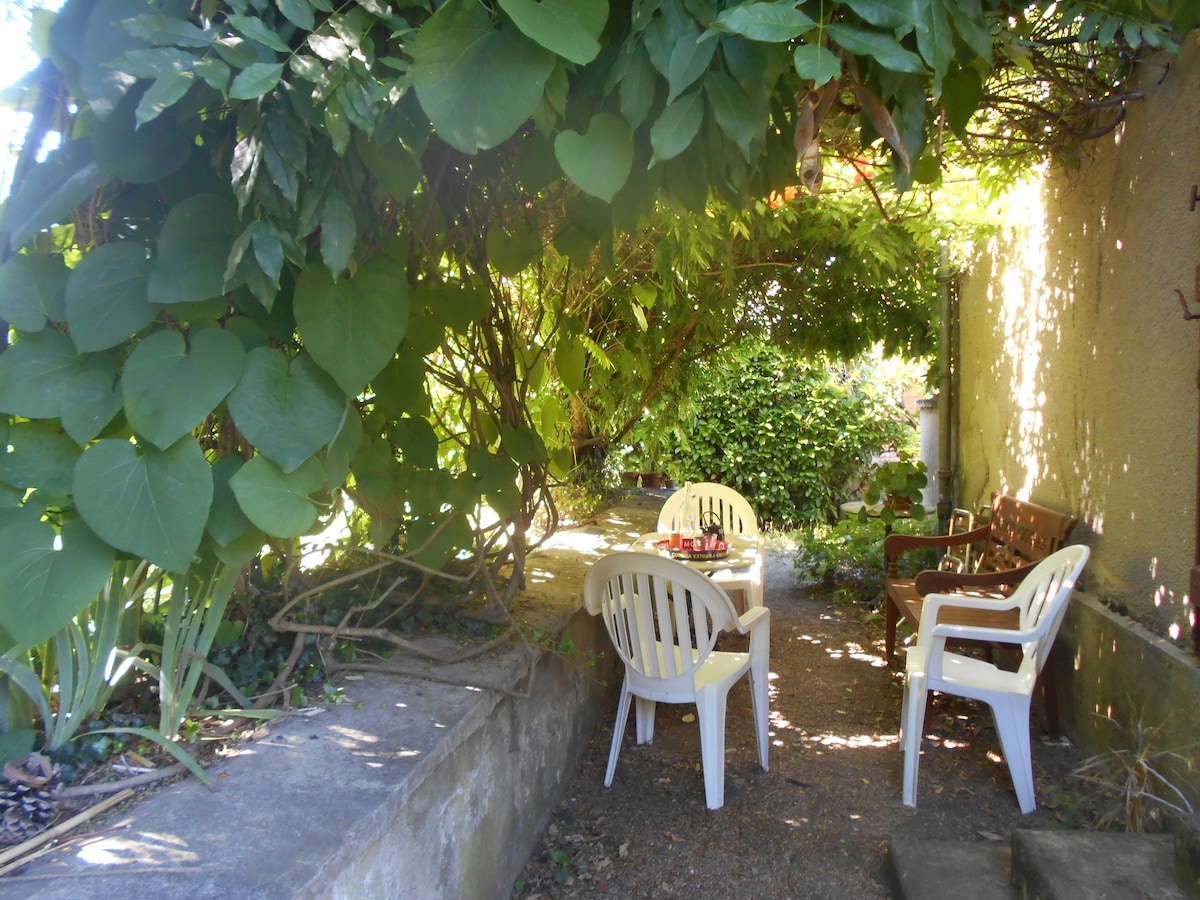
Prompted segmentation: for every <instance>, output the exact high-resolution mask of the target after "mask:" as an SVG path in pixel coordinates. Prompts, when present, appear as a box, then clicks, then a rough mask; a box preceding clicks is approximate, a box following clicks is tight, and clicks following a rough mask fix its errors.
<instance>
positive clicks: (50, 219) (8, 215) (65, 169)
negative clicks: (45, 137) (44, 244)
mask: <svg viewBox="0 0 1200 900" xmlns="http://www.w3.org/2000/svg"><path fill="white" fill-rule="evenodd" d="M109 177H111V173H110V172H107V171H105V170H104V169H103V168H102V167H101V166H100V165H99V164H97V163H96V161H95V160H94V159H93V158H92V139H91V138H90V137H85V138H79V139H78V140H74V141H69V142H67V143H66V144H63V145H62V146H61V147H59V148H58V149H57V150H55V151H53V152H52V153H50V154H49V155H48V156H47V157H46V160H45V162H43V163H41V164H40V165H39V166H37V167H36V168H35V169H34V170H33V171H32V172H30V173H29V177H27V178H26V179H25V180H24V181H23V182H22V183H21V188H20V190H18V191H17V193H16V194H15V195H14V196H13V197H11V198H9V199H8V200H6V201H5V203H4V227H5V228H7V229H8V230H9V232H10V238H9V242H10V244H11V246H13V247H20V246H21V245H22V244H24V243H25V242H26V241H27V240H29V238H31V237H32V236H33V235H34V234H35V233H37V232H38V231H40V230H41V229H43V228H49V227H50V226H51V225H54V224H56V223H58V222H63V221H66V220H67V219H68V218H70V216H71V212H72V211H73V210H74V209H75V207H77V206H78V205H79V204H81V203H82V202H83V201H84V200H86V199H87V198H88V197H89V196H91V194H92V191H94V190H96V188H98V187H99V186H100V185H102V184H104V182H105V181H107V180H108V179H109Z"/></svg>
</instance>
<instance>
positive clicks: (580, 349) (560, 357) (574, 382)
mask: <svg viewBox="0 0 1200 900" xmlns="http://www.w3.org/2000/svg"><path fill="white" fill-rule="evenodd" d="M586 365H587V348H585V347H584V346H583V342H582V341H581V340H579V338H578V337H575V336H573V335H565V336H563V337H560V338H559V341H558V346H557V347H555V348H554V367H555V368H556V369H557V370H558V378H559V380H560V381H561V382H562V384H563V387H565V388H566V389H567V390H568V391H570V392H571V393H572V394H575V393H578V392H579V389H580V388H582V387H583V375H584V370H585V367H586Z"/></svg>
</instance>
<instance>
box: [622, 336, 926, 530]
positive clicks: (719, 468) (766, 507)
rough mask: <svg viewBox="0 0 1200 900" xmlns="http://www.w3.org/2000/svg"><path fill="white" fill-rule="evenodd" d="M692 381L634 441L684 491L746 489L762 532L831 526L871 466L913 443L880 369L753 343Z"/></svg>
mask: <svg viewBox="0 0 1200 900" xmlns="http://www.w3.org/2000/svg"><path fill="white" fill-rule="evenodd" d="M690 375H691V377H690V378H689V379H688V384H689V385H690V387H689V388H688V389H686V390H685V391H684V392H683V393H682V394H681V395H678V396H669V397H665V398H664V401H663V402H662V403H661V404H659V405H658V406H656V407H655V408H654V409H653V410H652V411H651V414H650V415H648V416H646V417H645V418H644V419H643V420H642V421H641V422H639V423H638V425H637V426H636V427H635V429H634V431H633V433H632V435H631V437H632V438H633V440H634V441H635V442H637V443H638V444H639V445H641V446H643V447H654V448H655V449H656V453H657V454H658V456H659V458H660V459H662V460H664V464H663V466H662V467H663V468H664V469H665V470H667V471H668V472H669V474H671V475H672V476H674V478H675V480H676V482H678V483H680V484H682V483H683V482H684V481H685V480H692V481H716V482H719V483H721V484H726V485H729V486H730V487H733V488H735V489H737V490H738V491H740V492H741V493H742V494H743V495H745V496H746V498H747V499H749V500H750V502H751V504H752V505H753V506H754V508H755V511H756V512H757V513H758V516H759V520H760V524H769V525H771V526H773V527H775V528H780V529H786V528H794V527H797V526H801V525H809V524H813V523H818V522H828V521H832V520H833V519H834V518H835V517H836V514H837V509H838V504H839V503H840V502H842V501H843V500H845V499H847V498H848V497H849V496H850V495H851V494H853V493H854V492H855V491H856V490H857V489H858V488H859V487H860V486H861V485H862V483H863V482H864V480H865V478H866V476H867V472H868V470H869V468H870V463H871V460H872V458H873V457H875V456H877V455H878V454H879V453H881V452H882V451H883V450H885V449H887V448H891V447H905V446H907V445H908V444H910V443H911V442H912V440H913V439H914V436H915V433H914V430H913V427H912V424H911V423H910V422H909V421H908V420H907V418H906V417H905V416H904V414H903V412H902V411H901V410H900V408H899V406H898V405H897V404H896V402H895V400H896V399H897V398H898V396H899V387H898V385H897V384H896V383H895V382H894V381H893V382H891V383H887V382H884V381H881V379H880V377H879V366H878V364H877V361H875V362H872V361H860V362H858V363H855V364H853V365H831V364H829V363H828V362H825V361H811V360H803V359H798V358H796V357H793V356H789V355H788V354H786V353H785V352H784V351H782V350H780V349H779V348H777V347H773V346H767V345H763V344H760V343H753V342H751V343H746V344H742V345H740V346H738V347H735V348H733V349H732V350H730V351H728V352H726V353H724V354H723V355H722V356H721V357H720V358H719V362H717V361H714V360H709V361H708V362H707V363H706V364H705V365H704V366H703V367H702V369H701V370H700V371H699V372H692V373H690ZM667 461H669V462H667Z"/></svg>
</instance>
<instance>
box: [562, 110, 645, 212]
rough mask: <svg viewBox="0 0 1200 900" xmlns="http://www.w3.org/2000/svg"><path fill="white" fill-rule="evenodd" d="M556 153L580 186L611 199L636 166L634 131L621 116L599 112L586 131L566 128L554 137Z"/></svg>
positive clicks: (565, 169) (588, 191) (591, 192)
mask: <svg viewBox="0 0 1200 900" xmlns="http://www.w3.org/2000/svg"><path fill="white" fill-rule="evenodd" d="M554 157H555V159H557V160H558V164H559V165H560V166H562V170H563V172H565V173H566V175H567V177H568V178H570V179H571V180H572V181H573V182H575V184H577V185H578V186H579V189H580V190H582V191H586V192H587V193H589V194H591V195H592V196H593V197H599V198H600V199H601V200H603V201H605V202H608V201H610V200H612V198H613V197H615V196H616V195H617V191H619V190H621V188H622V187H623V186H624V185H625V182H626V181H627V180H628V178H629V172H630V170H631V169H632V168H633V133H632V132H631V131H630V130H629V125H628V124H627V123H626V122H625V120H624V119H622V118H621V117H620V116H614V115H613V114H612V113H597V114H596V115H594V116H592V121H591V123H590V124H589V125H588V130H587V134H579V133H577V132H574V131H564V132H562V133H561V134H559V136H558V137H557V138H555V139H554Z"/></svg>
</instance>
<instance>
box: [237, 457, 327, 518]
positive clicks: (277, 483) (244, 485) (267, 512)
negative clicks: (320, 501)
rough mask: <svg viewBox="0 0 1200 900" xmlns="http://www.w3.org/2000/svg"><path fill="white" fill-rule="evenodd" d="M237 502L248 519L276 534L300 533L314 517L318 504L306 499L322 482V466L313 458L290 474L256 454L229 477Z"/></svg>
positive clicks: (321, 485)
mask: <svg viewBox="0 0 1200 900" xmlns="http://www.w3.org/2000/svg"><path fill="white" fill-rule="evenodd" d="M229 486H230V488H232V489H233V494H234V496H235V497H237V501H238V505H240V506H241V508H242V510H243V511H244V512H245V513H246V515H247V517H249V519H250V521H251V522H253V523H254V524H255V525H257V526H258V527H259V528H261V529H262V530H263V531H265V532H266V533H267V534H269V535H273V536H275V537H284V538H292V537H299V536H300V535H302V534H304V533H305V532H306V531H308V530H309V529H310V528H312V526H313V523H314V522H316V521H317V505H316V504H315V503H313V502H312V501H311V500H310V499H308V495H309V494H311V493H313V491H319V490H320V489H321V488H322V487H324V486H325V470H324V469H323V468H322V466H321V463H320V462H319V461H318V460H316V459H310V460H308V461H307V462H306V463H305V464H304V465H302V466H300V468H298V469H296V470H295V471H294V472H292V473H290V474H286V475H285V474H284V473H283V472H281V471H280V470H279V467H278V466H277V465H275V463H273V462H271V461H270V460H269V459H267V458H266V457H264V456H256V457H254V458H253V459H251V460H250V461H249V462H247V463H246V464H245V465H244V466H242V467H241V469H239V470H238V471H237V473H236V474H235V475H234V476H233V477H232V478H230V479H229Z"/></svg>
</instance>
